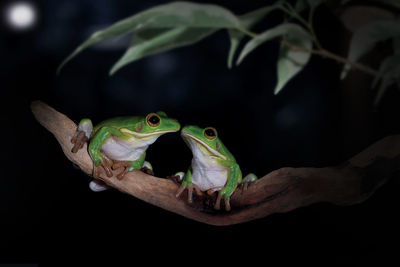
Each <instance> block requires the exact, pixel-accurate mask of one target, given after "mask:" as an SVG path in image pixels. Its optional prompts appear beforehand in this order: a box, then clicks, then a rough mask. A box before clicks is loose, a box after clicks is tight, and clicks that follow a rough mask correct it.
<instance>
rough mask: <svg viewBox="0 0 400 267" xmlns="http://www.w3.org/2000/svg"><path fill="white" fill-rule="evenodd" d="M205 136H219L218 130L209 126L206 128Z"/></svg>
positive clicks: (212, 137)
mask: <svg viewBox="0 0 400 267" xmlns="http://www.w3.org/2000/svg"><path fill="white" fill-rule="evenodd" d="M204 136H205V137H206V138H208V139H210V140H213V139H215V138H217V130H215V129H214V128H212V127H208V128H206V129H205V130H204Z"/></svg>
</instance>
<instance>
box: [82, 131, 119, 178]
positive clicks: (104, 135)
mask: <svg viewBox="0 0 400 267" xmlns="http://www.w3.org/2000/svg"><path fill="white" fill-rule="evenodd" d="M111 135H113V136H116V137H121V136H122V135H123V134H122V133H121V132H120V131H119V130H118V129H116V128H113V127H102V128H100V129H99V130H98V131H97V132H96V135H95V136H94V137H93V139H92V140H91V141H90V144H89V154H90V156H91V157H92V160H93V163H94V166H93V177H95V178H98V177H99V174H98V167H99V166H101V167H102V168H103V169H104V171H105V172H106V174H107V176H108V177H111V176H113V173H112V171H111V167H112V165H113V162H112V160H110V159H108V158H107V157H105V156H104V155H103V154H102V153H101V148H102V147H103V144H104V143H105V142H106V141H107V139H108V138H110V136H111Z"/></svg>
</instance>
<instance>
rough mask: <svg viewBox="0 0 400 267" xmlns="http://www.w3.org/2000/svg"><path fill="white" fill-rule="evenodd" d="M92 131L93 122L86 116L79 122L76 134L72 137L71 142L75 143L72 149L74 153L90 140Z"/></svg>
mask: <svg viewBox="0 0 400 267" xmlns="http://www.w3.org/2000/svg"><path fill="white" fill-rule="evenodd" d="M92 131H93V124H92V121H91V120H90V119H87V118H85V119H82V120H81V121H80V122H79V125H78V128H77V130H76V132H75V135H74V136H73V137H72V138H71V143H73V144H74V146H73V147H72V149H71V152H72V153H76V152H78V150H79V149H81V148H82V147H83V145H84V144H85V143H86V142H87V141H88V140H89V138H90V135H91V133H92Z"/></svg>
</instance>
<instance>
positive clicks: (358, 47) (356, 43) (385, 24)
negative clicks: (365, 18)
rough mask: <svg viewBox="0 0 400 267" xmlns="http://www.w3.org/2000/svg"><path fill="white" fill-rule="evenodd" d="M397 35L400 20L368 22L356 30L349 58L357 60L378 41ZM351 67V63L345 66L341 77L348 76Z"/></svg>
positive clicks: (351, 41) (399, 29)
mask: <svg viewBox="0 0 400 267" xmlns="http://www.w3.org/2000/svg"><path fill="white" fill-rule="evenodd" d="M397 36H400V20H377V21H373V22H371V23H368V24H366V25H365V26H363V27H360V28H359V29H358V30H357V31H355V32H354V34H353V36H352V38H351V40H350V48H349V53H348V56H347V59H348V60H349V61H352V62H356V61H358V60H359V59H360V58H361V57H362V56H363V55H364V54H366V53H367V52H369V51H370V50H371V49H372V48H374V47H375V45H376V44H377V43H378V42H381V41H384V40H387V39H389V38H393V37H397ZM350 68H351V65H350V64H346V65H345V66H344V68H343V71H342V75H341V79H344V78H345V77H346V75H347V73H348V71H349V70H350Z"/></svg>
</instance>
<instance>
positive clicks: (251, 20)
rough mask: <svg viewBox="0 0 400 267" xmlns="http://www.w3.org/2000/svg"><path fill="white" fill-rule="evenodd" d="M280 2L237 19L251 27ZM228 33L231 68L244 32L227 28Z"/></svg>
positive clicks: (244, 25) (246, 26)
mask: <svg viewBox="0 0 400 267" xmlns="http://www.w3.org/2000/svg"><path fill="white" fill-rule="evenodd" d="M281 2H282V1H278V3H276V4H275V5H272V6H267V7H263V8H260V9H257V10H255V11H252V12H249V13H246V14H244V15H241V16H239V20H240V21H241V24H242V26H243V27H244V28H246V29H248V30H249V29H251V28H252V27H253V26H254V25H255V24H257V23H258V22H259V21H260V20H261V19H262V18H263V17H264V16H266V15H267V14H268V13H270V12H271V11H273V10H275V9H277V8H278V7H279V6H280V3H281ZM228 34H229V39H230V42H231V46H230V48H229V54H228V68H232V64H233V58H234V56H235V53H236V50H237V49H238V47H239V44H240V41H241V40H242V39H243V38H244V37H245V34H244V33H243V32H241V31H238V30H235V29H229V30H228Z"/></svg>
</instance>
